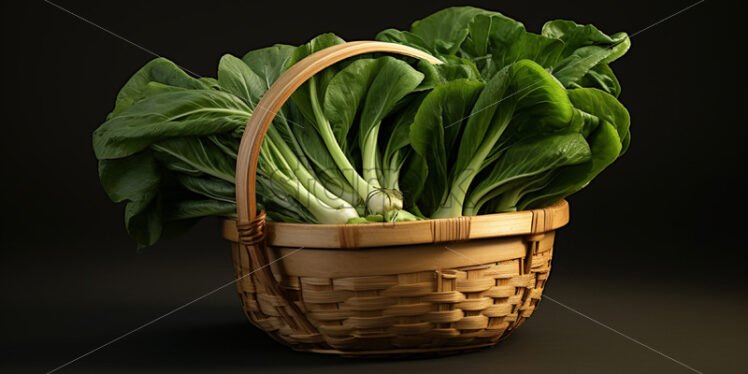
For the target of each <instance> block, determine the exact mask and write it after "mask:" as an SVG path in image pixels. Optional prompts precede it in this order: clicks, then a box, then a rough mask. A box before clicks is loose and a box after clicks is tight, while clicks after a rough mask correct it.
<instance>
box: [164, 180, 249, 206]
mask: <svg viewBox="0 0 748 374" xmlns="http://www.w3.org/2000/svg"><path fill="white" fill-rule="evenodd" d="M177 179H178V180H179V183H180V184H181V185H182V186H184V188H186V189H187V190H189V191H191V192H194V193H196V194H199V195H202V196H204V197H207V198H211V199H213V200H219V201H223V202H227V203H236V189H235V188H234V184H233V183H229V182H226V181H224V180H221V179H218V178H211V177H207V176H201V177H195V176H191V175H177Z"/></svg>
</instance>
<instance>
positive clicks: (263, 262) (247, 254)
mask: <svg viewBox="0 0 748 374" xmlns="http://www.w3.org/2000/svg"><path fill="white" fill-rule="evenodd" d="M379 52H381V53H395V54H403V55H407V56H410V57H414V58H419V59H423V60H426V61H429V62H430V63H432V64H439V63H441V61H440V60H438V59H437V58H435V57H434V56H431V55H428V54H426V53H425V52H423V51H420V50H417V49H413V48H410V47H406V46H403V45H398V44H392V43H383V42H373V41H359V42H349V43H343V44H339V45H335V46H332V47H328V48H325V49H323V50H321V51H318V52H316V53H313V54H311V55H309V56H308V57H306V58H304V59H303V60H301V61H299V62H297V63H296V64H294V65H293V66H291V67H290V68H289V69H288V70H286V72H284V73H283V74H282V75H281V76H280V77H279V78H278V79H277V80H276V81H275V83H273V85H272V87H270V89H269V90H268V91H267V92H266V93H265V95H264V96H263V97H262V99H261V100H260V102H259V103H258V104H257V106H256V108H255V111H254V112H253V114H252V117H251V118H250V120H249V123H248V124H247V126H246V128H245V131H244V134H243V136H242V141H241V144H240V146H239V152H238V157H237V162H236V206H237V219H236V220H226V221H224V222H223V235H224V237H225V238H227V239H228V240H230V241H231V242H233V244H232V246H233V256H234V264H235V269H236V277H237V285H238V289H239V296H240V297H241V302H242V307H243V308H244V311H245V312H246V314H247V317H248V318H249V320H250V321H251V322H252V323H253V324H254V325H255V326H257V327H259V328H261V329H262V330H264V331H266V332H267V333H268V334H269V335H270V336H271V337H273V338H275V339H276V340H278V341H279V342H282V343H284V344H286V345H288V346H289V347H291V348H293V349H295V350H299V351H310V352H317V353H331V354H339V355H346V356H400V355H431V354H437V353H440V354H444V353H454V352H462V351H469V350H474V349H477V348H481V347H486V346H491V345H494V344H496V343H497V342H498V341H499V340H501V339H502V338H504V337H506V336H507V335H508V334H510V333H511V332H512V331H514V329H516V328H517V327H519V326H520V325H521V324H522V323H523V322H524V321H525V320H526V319H527V318H528V317H529V316H530V315H531V314H532V312H533V311H534V310H535V307H536V306H537V303H538V301H539V300H540V296H541V294H542V292H543V287H544V286H545V282H546V280H547V279H548V272H549V270H550V261H551V254H552V252H553V238H554V235H555V229H557V228H559V227H561V226H563V225H565V224H566V223H567V222H568V221H569V208H568V204H567V203H566V201H561V202H560V203H558V204H556V205H554V206H551V207H548V208H544V209H535V210H530V211H521V212H513V213H501V214H488V215H480V216H471V217H455V218H445V219H435V220H423V221H413V222H397V223H369V224H351V225H347V224H341V225H333V224H293V223H279V222H266V221H265V214H264V213H263V212H259V214H258V211H257V201H256V196H255V179H256V174H257V162H258V160H259V157H260V146H261V145H262V140H263V137H264V134H265V132H266V131H267V129H268V127H269V126H270V124H271V122H272V121H273V118H274V117H275V114H276V113H277V112H278V110H279V109H280V108H281V106H282V105H283V103H284V102H285V101H286V100H288V98H289V97H290V96H291V94H292V93H293V92H294V91H295V90H296V89H297V88H298V87H300V86H301V85H302V84H303V83H304V82H305V81H306V80H307V79H309V77H311V76H313V75H314V74H316V73H318V72H319V71H321V70H323V69H325V68H326V67H328V66H331V65H333V64H335V63H336V62H338V61H342V60H344V59H346V58H349V57H352V56H356V55H360V54H367V53H379Z"/></svg>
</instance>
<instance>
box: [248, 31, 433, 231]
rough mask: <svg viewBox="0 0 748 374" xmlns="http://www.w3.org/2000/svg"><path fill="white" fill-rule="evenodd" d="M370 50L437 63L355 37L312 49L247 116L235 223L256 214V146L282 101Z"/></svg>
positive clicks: (418, 53)
mask: <svg viewBox="0 0 748 374" xmlns="http://www.w3.org/2000/svg"><path fill="white" fill-rule="evenodd" d="M374 52H389V53H397V54H402V55H406V56H410V57H415V58H420V59H423V60H426V61H429V62H431V63H432V64H440V63H441V61H440V60H439V59H437V58H436V57H434V56H432V55H430V54H428V53H425V52H423V51H420V50H418V49H415V48H411V47H406V46H404V45H400V44H394V43H385V42H374V41H359V42H349V43H343V44H338V45H335V46H332V47H329V48H325V49H323V50H321V51H319V52H315V53H313V54H311V55H309V56H307V57H306V58H304V59H303V60H301V61H299V62H297V63H296V64H294V65H293V66H291V68H289V69H288V70H287V71H286V72H285V73H283V74H282V75H281V76H280V78H278V80H277V81H275V83H273V85H272V86H271V87H270V89H269V90H268V91H267V92H266V93H265V95H264V96H263V97H262V99H261V100H260V102H259V103H257V107H255V109H254V112H253V113H252V117H251V118H250V119H249V122H248V123H247V126H246V128H245V130H244V135H243V136H242V141H241V144H240V145H239V153H238V157H237V160H236V207H237V218H238V220H237V221H238V222H237V223H238V224H239V225H249V224H250V222H251V221H252V220H254V218H255V217H256V215H257V199H256V197H255V181H256V173H257V161H258V159H259V157H260V146H261V145H262V139H263V138H264V137H265V132H266V131H267V129H268V127H269V126H270V123H271V122H272V121H273V118H275V114H276V113H277V112H278V110H280V108H281V107H282V106H283V104H284V103H285V102H286V100H288V98H289V97H291V94H292V93H293V92H294V91H296V89H297V88H299V87H300V86H301V85H302V84H304V82H306V81H307V80H308V79H309V78H311V77H312V76H313V75H314V74H317V73H318V72H320V71H322V70H324V69H325V68H327V67H329V66H331V65H333V64H335V63H337V62H339V61H342V60H345V59H346V58H349V57H353V56H357V55H361V54H365V53H374Z"/></svg>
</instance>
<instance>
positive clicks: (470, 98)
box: [410, 79, 484, 216]
mask: <svg viewBox="0 0 748 374" xmlns="http://www.w3.org/2000/svg"><path fill="white" fill-rule="evenodd" d="M483 86H484V84H483V83H481V82H478V81H470V80H466V79H459V80H455V81H452V82H449V83H446V84H443V85H441V86H437V87H436V88H434V89H433V90H432V91H431V92H429V94H428V95H427V96H426V98H424V99H423V102H422V104H421V106H420V108H419V109H418V112H417V113H416V116H415V119H414V122H413V125H411V127H410V143H411V145H412V146H413V149H415V151H416V152H417V153H418V154H419V155H420V156H421V157H423V159H424V160H425V163H426V165H427V170H428V176H427V178H426V180H425V181H422V182H421V183H425V184H426V185H427V186H429V187H428V188H425V189H423V190H422V193H421V194H420V197H419V200H418V207H419V208H420V209H421V211H422V212H423V213H424V214H426V215H427V216H428V215H430V214H431V213H432V212H433V211H434V210H435V209H436V208H437V207H438V206H439V204H440V203H441V202H442V200H443V199H444V196H445V194H446V193H447V187H448V185H449V183H448V177H449V170H448V168H449V166H450V165H451V164H452V162H454V161H453V160H450V159H449V155H450V154H451V153H452V152H451V151H452V149H453V147H454V145H455V144H456V143H457V139H458V135H459V133H460V130H461V128H462V125H463V123H464V122H465V120H466V118H467V116H468V114H469V113H470V110H471V109H472V108H473V104H474V103H475V100H476V98H477V97H478V94H479V93H480V92H481V90H482V89H483ZM463 139H464V138H463ZM460 151H462V150H461V149H460Z"/></svg>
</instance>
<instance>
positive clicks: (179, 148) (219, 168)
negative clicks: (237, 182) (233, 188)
mask: <svg viewBox="0 0 748 374" xmlns="http://www.w3.org/2000/svg"><path fill="white" fill-rule="evenodd" d="M151 148H153V149H154V150H155V151H156V152H159V153H165V154H168V155H170V156H172V157H174V158H177V159H179V160H180V161H182V162H184V163H186V164H188V165H190V166H191V167H192V168H194V169H197V170H199V171H201V172H203V173H205V174H208V175H210V176H213V177H215V178H219V179H222V180H224V181H227V182H229V183H234V179H235V177H234V174H235V172H236V170H235V168H236V166H235V162H234V160H233V159H231V158H229V157H226V156H224V155H223V154H222V152H221V150H220V149H219V148H218V147H217V146H216V145H215V144H214V143H213V142H211V141H209V140H207V139H205V138H202V137H181V138H173V139H168V140H164V141H161V142H158V143H155V144H153V145H151Z"/></svg>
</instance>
